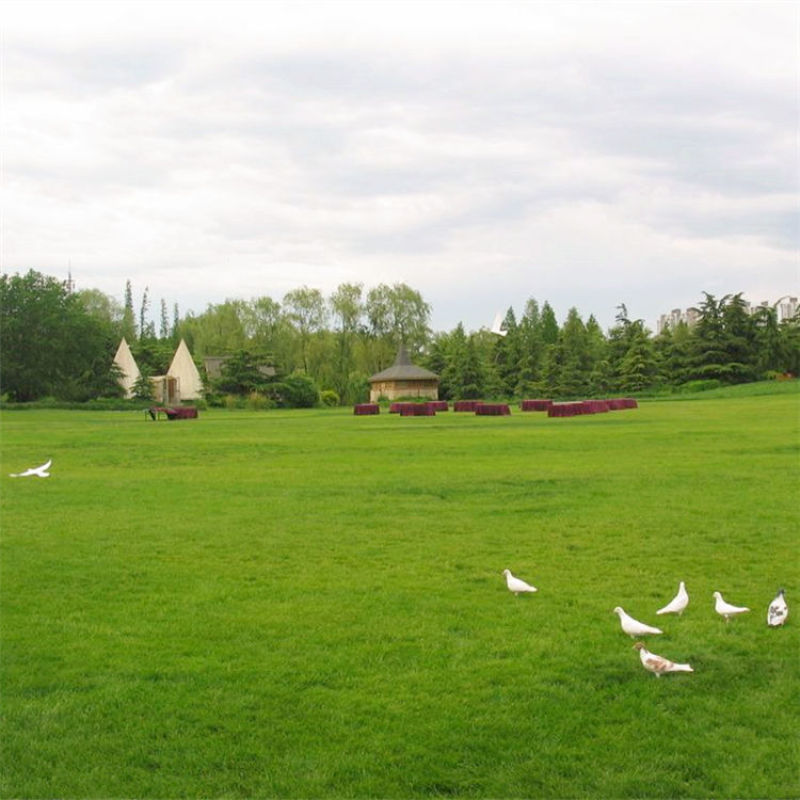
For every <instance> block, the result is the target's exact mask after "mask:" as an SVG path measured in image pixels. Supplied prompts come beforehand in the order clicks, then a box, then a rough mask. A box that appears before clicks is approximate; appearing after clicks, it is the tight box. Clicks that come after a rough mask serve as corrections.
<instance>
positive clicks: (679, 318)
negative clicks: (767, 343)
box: [656, 294, 798, 333]
mask: <svg viewBox="0 0 800 800" xmlns="http://www.w3.org/2000/svg"><path fill="white" fill-rule="evenodd" d="M764 306H768V307H771V306H775V310H776V311H777V312H778V322H783V321H784V320H787V319H792V317H794V316H795V314H797V309H798V303H797V298H796V297H790V296H789V295H788V294H787V295H784V296H783V297H781V298H780V299H779V300H778V301H777V302H775V303H770V302H769V301H768V300H762V301H761V303H759V304H758V305H754V304H753V303H748V305H747V309H748V312H749V313H750V314H754V313H755V312H756V311H757V310H758V309H759V308H762V307H764ZM699 318H700V312H699V311H698V310H697V309H696V308H686V309H680V308H673V309H672V311H670V312H669V313H668V314H662V315H661V316H660V317H659V318H658V325H657V326H656V327H657V331H658V333H661V331H663V330H664V329H665V328H674V327H675V326H676V325H677V324H678V323H679V322H685V323H686V324H687V325H689V326H691V325H694V323H695V322H697V320H698V319H699Z"/></svg>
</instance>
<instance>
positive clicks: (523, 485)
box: [0, 385, 800, 798]
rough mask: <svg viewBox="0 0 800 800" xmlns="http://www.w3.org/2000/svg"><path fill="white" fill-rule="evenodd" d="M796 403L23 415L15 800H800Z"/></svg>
mask: <svg viewBox="0 0 800 800" xmlns="http://www.w3.org/2000/svg"><path fill="white" fill-rule="evenodd" d="M799 397H800V395H798V391H797V386H796V385H794V386H788V387H787V386H786V385H784V386H781V387H777V388H775V389H770V388H769V387H764V386H762V387H760V388H757V387H753V388H744V387H743V388H742V389H740V390H732V391H726V393H725V394H724V395H723V396H719V397H713V396H712V397H708V398H706V399H703V401H702V402H699V401H698V402H686V399H685V398H675V399H659V400H657V401H653V402H642V403H641V404H640V408H638V409H635V410H629V411H619V412H612V413H610V414H602V415H595V416H590V417H578V418H569V419H548V418H547V417H546V416H545V415H543V414H537V413H525V414H523V413H521V412H519V411H517V410H516V409H513V411H514V413H513V414H512V416H511V417H504V418H495V417H476V416H474V415H471V414H455V413H453V412H452V411H450V412H446V413H441V414H438V415H437V416H436V417H408V418H400V417H399V416H397V415H388V414H385V413H383V414H381V415H379V416H374V417H355V416H353V415H352V411H351V410H349V409H334V410H305V411H269V412H262V413H259V412H246V411H223V410H219V411H217V410H214V411H201V412H200V417H199V419H197V420H194V421H191V420H190V421H176V422H167V421H164V420H162V421H159V422H152V421H149V420H145V419H144V417H143V415H142V414H141V412H139V413H134V412H94V411H92V412H88V411H87V412H83V411H55V410H54V411H47V410H32V411H5V412H0V425H1V426H2V437H1V438H0V455H1V456H2V458H1V459H0V466H1V468H2V473H0V492H2V496H1V497H0V504H1V505H0V510H2V516H1V517H0V526H1V527H2V530H1V531H0V556H1V558H0V638H1V640H2V651H0V692H1V693H2V728H3V731H2V733H3V746H2V752H1V753H0V758H1V759H2V770H1V771H0V772H1V774H0V794H1V795H2V796H3V797H24V798H38V797H54V796H58V797H64V798H73V797H74V798H78V797H85V798H90V797H91V798H101V797H102V798H112V797H113V798H122V797H140V798H145V797H147V798H173V797H175V798H177V797H296V798H299V797H397V798H400V797H438V796H451V797H458V796H461V797H497V798H499V797H503V798H505V797H523V796H526V797H548V798H571V797H585V798H590V797H591V798H601V797H606V798H615V797H620V798H622V797H625V798H633V797H663V798H666V797H704V798H707V797H740V798H794V797H798V796H800V780H798V774H799V772H800V770H799V769H798V768H799V767H800V760H799V759H798V744H797V735H796V708H797V698H798V655H799V654H800V648H798V634H797V631H798V629H799V628H798V624H799V623H798V621H797V619H798V617H797V615H798V614H800V606H798V605H797V602H796V600H797V597H798V596H800V580H799V579H800V564H798V556H797V553H798V549H797V546H798V528H799V527H800V526H799V525H798V522H800V515H799V514H798V504H797V488H798V453H799V452H800V450H799V445H800V441H799V434H800V430H799V428H798V424H799V418H798V398H799ZM47 458H52V459H53V467H52V477H51V478H49V479H47V480H40V479H37V478H30V479H25V480H20V479H14V478H9V477H8V476H9V473H11V472H16V471H19V470H20V469H24V468H26V467H29V466H33V465H35V464H37V463H41V462H42V461H44V460H46V459H47ZM504 568H509V569H511V571H512V572H514V574H515V575H519V576H520V577H522V578H524V579H525V580H528V581H530V582H531V583H533V584H534V585H535V586H537V587H538V588H539V592H538V593H537V594H535V595H531V596H527V597H519V598H517V597H514V596H513V595H511V594H510V593H509V592H508V591H507V589H506V587H505V583H504V579H503V577H502V574H501V573H502V570H503V569H504ZM680 580H684V581H686V584H687V587H688V590H689V594H690V598H691V600H690V605H689V607H688V609H687V611H686V612H685V613H684V614H683V616H682V617H680V618H678V617H674V616H666V617H656V615H655V611H656V609H658V608H660V607H661V606H663V605H664V604H665V603H666V602H667V601H668V600H670V599H671V598H672V596H673V595H674V594H675V591H676V589H677V586H678V582H679V581H680ZM779 586H782V587H784V588H786V590H787V599H788V601H789V604H790V607H791V608H792V614H790V617H789V621H788V622H787V624H786V626H785V627H784V628H783V629H779V630H771V629H768V628H767V626H766V624H765V616H766V609H767V605H768V603H769V601H770V600H771V599H772V598H773V596H774V595H775V592H776V590H777V588H778V587H779ZM715 590H719V591H721V592H722V593H723V595H724V596H725V598H726V599H727V600H729V601H731V602H734V603H736V604H740V605H747V606H749V607H750V608H751V609H752V611H751V612H750V613H749V614H746V615H744V616H743V617H741V618H738V619H735V620H733V621H731V622H730V623H727V624H726V623H725V622H723V621H722V620H721V619H720V618H719V617H718V616H717V615H716V614H715V613H714V610H713V600H712V597H711V594H712V592H713V591H715ZM615 606H622V607H623V608H624V609H625V610H626V611H628V612H629V613H630V614H632V615H633V616H635V617H637V618H638V619H642V620H644V621H646V622H649V623H650V624H657V625H658V626H659V627H661V628H663V630H664V634H663V635H662V636H655V637H650V638H649V639H648V640H647V642H646V643H647V645H648V647H650V648H651V649H652V650H653V651H655V652H657V653H660V654H663V655H665V656H667V657H669V658H672V659H673V660H677V661H687V662H689V663H691V664H692V666H693V667H694V669H695V672H694V673H693V674H678V675H667V676H664V677H662V678H655V677H654V676H653V675H651V674H650V673H648V672H646V671H645V670H644V669H642V667H641V665H640V663H639V659H638V655H637V653H636V651H635V650H634V649H633V648H632V645H633V640H631V639H630V638H629V637H627V636H625V635H624V634H623V633H622V632H621V631H620V628H619V623H618V621H617V618H616V616H615V615H614V614H613V613H612V609H613V608H614V607H615Z"/></svg>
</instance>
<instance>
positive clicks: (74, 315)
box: [0, 270, 116, 402]
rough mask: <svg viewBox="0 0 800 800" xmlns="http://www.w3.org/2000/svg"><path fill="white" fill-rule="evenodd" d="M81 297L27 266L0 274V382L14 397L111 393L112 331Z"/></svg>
mask: <svg viewBox="0 0 800 800" xmlns="http://www.w3.org/2000/svg"><path fill="white" fill-rule="evenodd" d="M85 299H86V298H85V297H83V298H82V296H80V295H77V294H70V293H69V292H68V291H67V289H66V288H65V286H64V284H63V283H61V282H59V281H57V280H55V279H54V278H50V277H48V276H45V275H42V274H41V273H38V272H35V271H34V270H30V271H29V272H28V273H27V274H25V275H22V276H21V275H19V274H16V275H13V276H10V275H6V274H2V275H0V341H2V346H3V357H2V359H0V386H1V387H2V391H3V393H5V394H8V396H9V397H10V398H12V399H13V400H17V401H23V402H24V401H30V400H35V399H37V398H40V397H45V396H48V395H51V396H53V397H56V398H59V399H66V400H88V399H90V398H92V397H97V396H102V395H108V393H109V392H110V391H112V386H111V382H112V380H113V375H112V373H111V363H112V360H113V354H114V345H115V342H114V339H115V337H116V331H115V329H114V325H113V324H112V322H111V321H110V320H106V319H103V318H102V317H101V316H100V315H97V314H95V313H90V312H88V311H87V310H86V306H85V305H84V302H83V301H84V300H85Z"/></svg>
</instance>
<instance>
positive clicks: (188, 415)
mask: <svg viewBox="0 0 800 800" xmlns="http://www.w3.org/2000/svg"><path fill="white" fill-rule="evenodd" d="M146 413H148V414H149V415H150V417H151V418H152V419H158V418H159V417H160V416H161V415H162V414H163V415H164V416H165V417H166V418H167V419H197V409H196V408H195V407H194V406H175V407H174V408H166V407H165V406H150V408H148V409H147V412H146Z"/></svg>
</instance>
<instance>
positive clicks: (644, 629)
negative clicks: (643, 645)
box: [614, 606, 664, 636]
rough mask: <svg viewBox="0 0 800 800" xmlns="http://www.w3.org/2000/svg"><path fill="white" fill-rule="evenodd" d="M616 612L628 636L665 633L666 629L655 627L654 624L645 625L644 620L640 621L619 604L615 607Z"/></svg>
mask: <svg viewBox="0 0 800 800" xmlns="http://www.w3.org/2000/svg"><path fill="white" fill-rule="evenodd" d="M614 613H615V614H616V615H617V616H618V617H619V622H620V625H622V630H623V631H625V633H627V634H628V636H646V635H647V634H648V633H652V634H656V633H664V631H662V630H659V629H658V628H654V627H653V626H652V625H645V624H644V622H639V620H637V619H634V618H633V617H632V616H630V615H629V614H626V613H625V611H624V610H623V609H621V608H620V607H619V606H617V607H616V608H615V609H614Z"/></svg>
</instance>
